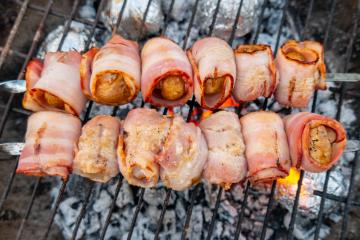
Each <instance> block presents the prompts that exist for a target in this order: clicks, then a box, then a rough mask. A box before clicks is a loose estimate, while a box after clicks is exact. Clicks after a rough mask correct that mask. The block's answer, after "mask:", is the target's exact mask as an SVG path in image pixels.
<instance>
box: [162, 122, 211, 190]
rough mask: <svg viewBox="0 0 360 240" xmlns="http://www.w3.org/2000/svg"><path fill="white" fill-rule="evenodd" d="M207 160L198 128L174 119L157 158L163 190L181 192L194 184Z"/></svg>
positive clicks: (205, 149) (203, 141) (199, 178)
mask: <svg viewBox="0 0 360 240" xmlns="http://www.w3.org/2000/svg"><path fill="white" fill-rule="evenodd" d="M207 156H208V148H207V145H206V141H205V138H204V136H203V134H202V133H201V130H200V128H199V127H196V126H195V125H194V124H193V123H186V122H185V121H184V120H183V118H182V117H180V116H176V117H174V119H173V120H172V125H171V127H170V131H169V133H168V137H167V139H166V141H165V144H164V147H163V150H162V153H161V154H160V156H159V158H158V163H159V164H160V167H161V169H160V176H161V180H162V181H163V182H164V184H165V186H167V187H169V188H172V189H174V190H177V191H182V190H185V189H187V188H189V187H190V186H192V185H194V184H197V183H198V182H200V180H201V173H202V171H203V168H204V165H205V163H206V160H207Z"/></svg>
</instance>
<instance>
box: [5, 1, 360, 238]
mask: <svg viewBox="0 0 360 240" xmlns="http://www.w3.org/2000/svg"><path fill="white" fill-rule="evenodd" d="M177 1H178V0H177ZM200 1H202V0H196V1H195V4H194V6H193V8H192V12H191V19H190V22H189V25H188V27H187V30H186V35H185V38H184V41H183V45H182V48H183V49H186V48H187V47H189V46H188V39H189V35H190V32H191V30H192V27H193V25H194V19H195V16H196V15H197V14H198V11H201V10H200V9H198V5H199V2H200ZM214 1H215V0H214ZM289 1H290V0H287V1H285V4H284V5H283V7H282V12H283V14H282V17H281V24H280V26H279V28H278V30H277V39H276V45H275V48H274V53H275V54H276V52H277V50H278V49H279V44H280V36H281V31H282V27H283V25H284V22H285V18H286V12H287V9H288V7H289V4H290V3H289ZM126 2H127V1H126V0H124V4H123V6H122V9H121V11H120V14H119V16H118V18H117V22H116V26H114V28H113V32H116V31H117V29H118V26H119V25H120V24H121V21H122V17H123V13H124V9H125V8H126ZM151 2H152V0H149V1H148V2H147V6H146V11H145V14H144V16H143V19H142V28H141V29H140V34H139V36H141V35H142V33H143V26H144V24H145V23H146V18H147V14H148V11H149V7H150V4H151ZM174 2H175V0H171V4H170V7H169V9H168V13H170V12H171V11H172V9H173V6H174ZM268 2H269V1H268V0H264V1H263V3H262V6H261V9H260V15H259V18H260V19H262V18H263V16H264V12H265V9H266V6H267V4H269V3H268ZM17 3H18V4H19V5H20V6H21V8H20V11H19V13H18V15H17V18H16V21H15V23H14V25H13V26H12V29H11V32H10V34H9V35H8V37H7V41H6V43H5V45H4V46H3V47H0V51H1V55H0V71H1V68H2V67H3V66H4V62H5V61H6V59H7V57H8V56H9V55H16V56H17V57H20V58H22V59H23V65H22V67H21V70H20V72H19V74H18V77H17V78H18V79H23V78H24V70H25V67H26V65H27V63H28V62H29V60H30V59H31V58H32V57H33V56H34V55H35V53H36V49H37V47H38V45H39V42H40V39H41V35H42V32H43V30H44V25H45V23H46V21H47V19H48V17H49V16H57V17H60V18H63V19H64V20H65V23H64V24H65V25H64V26H65V27H64V32H63V34H62V37H61V41H60V44H59V46H58V50H60V49H61V47H62V45H63V43H64V40H65V37H66V35H67V33H68V31H69V29H70V25H71V22H72V21H73V20H76V21H78V22H81V23H83V24H85V25H87V26H89V27H90V29H91V31H90V35H89V36H88V39H87V42H86V48H89V46H90V45H91V41H92V39H93V36H94V34H95V31H96V29H99V28H100V29H104V25H103V24H102V23H101V22H100V21H99V20H100V12H101V9H103V8H104V6H105V4H106V0H101V1H99V5H98V7H97V14H96V18H95V20H88V19H83V18H80V17H77V16H76V13H77V11H78V8H79V5H80V1H79V0H75V1H74V2H73V5H72V9H71V12H70V13H69V14H63V13H62V12H61V11H59V10H57V9H55V8H54V7H53V5H54V1H53V0H48V3H47V5H46V6H40V5H36V4H33V3H31V1H30V0H24V1H20V0H18V1H17ZM239 3H240V4H239V7H238V9H237V14H236V17H235V22H234V24H233V26H232V32H231V35H230V38H229V39H228V42H229V44H230V45H233V41H234V38H235V32H236V29H237V24H235V23H237V22H238V19H239V17H240V14H241V8H242V6H243V0H239ZM220 5H221V0H217V4H216V9H215V12H214V16H213V19H212V22H211V26H210V29H209V35H212V33H213V30H214V26H215V24H216V18H217V14H218V10H219V7H220ZM313 6H314V0H310V1H309V5H308V11H307V13H306V18H305V22H304V23H303V28H302V30H301V31H300V32H299V36H300V39H305V38H306V37H308V27H309V22H310V21H311V16H312V12H313V10H314V9H313ZM29 9H31V10H34V11H38V12H39V13H41V14H42V19H41V21H40V23H39V25H38V28H37V30H36V32H35V34H34V37H33V39H32V43H31V46H30V48H29V49H28V51H27V52H25V53H23V52H20V51H17V50H14V49H12V44H13V40H14V38H15V37H16V34H17V32H18V30H19V27H20V25H21V24H22V22H23V18H24V15H25V14H26V12H27V11H28V10H29ZM353 10H354V16H353V24H352V30H351V35H350V38H349V39H348V45H347V49H346V56H345V64H344V69H343V72H347V71H348V69H349V62H350V58H351V54H352V51H353V45H354V41H355V37H356V32H357V28H358V23H359V21H360V2H359V3H358V6H357V7H354V9H353ZM335 11H336V0H331V3H330V5H329V14H328V16H327V18H328V19H327V25H326V27H325V28H324V29H325V31H324V32H325V33H324V39H322V42H323V44H324V48H325V49H326V47H327V46H328V41H329V36H330V31H331V26H332V21H333V18H334V15H335ZM168 15H169V14H166V15H165V16H166V17H165V21H164V26H162V28H161V29H162V30H161V34H165V32H166V30H167V24H168V22H169V19H168ZM260 29H261V20H259V21H258V24H257V26H255V30H254V32H253V37H252V38H251V40H250V43H256V42H257V41H258V38H259V33H260ZM233 47H234V46H233ZM347 84H351V83H345V82H341V83H340V91H339V92H338V93H336V94H339V101H338V105H337V114H336V119H337V120H341V113H342V105H343V101H344V95H345V94H346V88H347ZM14 101H15V93H11V94H10V95H9V97H8V99H7V102H6V105H3V106H1V107H2V110H1V112H2V116H1V120H0V137H1V135H3V133H4V129H5V127H6V122H7V120H8V117H9V115H10V114H11V112H13V111H14V112H17V113H20V114H24V115H26V114H28V112H27V111H24V110H22V109H20V108H17V107H16V105H15V104H14ZM187 104H188V106H189V113H188V117H187V120H188V121H189V120H190V118H191V115H192V112H193V110H194V109H195V108H197V107H198V106H197V105H196V104H195V101H194V99H192V100H191V101H189V102H188V103H187ZM316 106H317V92H315V94H314V99H313V103H312V108H311V110H312V112H315V111H316ZM92 107H93V103H92V102H89V104H88V106H87V109H86V113H85V115H84V118H83V122H86V121H88V120H89V116H90V113H91V110H92ZM267 107H268V99H265V100H264V101H263V102H262V108H263V109H267ZM118 110H119V108H118V107H114V108H113V111H112V115H113V116H116V115H117V113H118ZM237 112H238V113H239V114H240V109H238V111H237ZM166 113H167V109H165V110H164V114H166ZM358 154H359V153H358V152H356V154H355V159H354V161H353V167H352V171H351V177H350V179H349V180H348V181H349V188H348V193H347V196H345V197H343V196H337V195H333V194H328V193H327V187H328V182H329V177H330V173H331V170H329V171H328V172H327V173H326V179H325V183H324V186H323V190H322V191H314V194H315V195H317V196H320V197H321V202H320V210H319V212H318V216H317V222H316V230H315V237H314V238H315V239H319V234H320V229H321V226H322V223H323V217H324V204H325V202H326V201H337V202H340V203H341V204H343V205H344V206H345V207H344V211H343V220H342V227H341V235H340V239H346V238H347V232H348V231H347V230H348V218H349V211H350V209H351V207H353V206H360V199H354V197H353V194H354V193H353V188H354V179H355V176H356V169H357V165H358ZM16 161H18V159H17V160H16ZM16 166H17V163H16V164H15V167H14V168H13V169H9V172H11V173H10V175H9V178H8V179H9V180H8V182H7V183H6V187H5V190H4V192H3V193H1V194H2V195H1V198H0V212H1V210H2V208H3V205H4V202H5V201H6V200H7V197H8V196H9V194H11V189H12V185H13V181H14V177H15V170H16ZM303 178H304V172H303V171H301V172H300V179H299V181H298V188H297V192H296V197H295V200H294V203H293V209H292V212H291V219H290V224H289V228H288V232H287V236H288V239H293V238H294V236H293V231H294V225H295V219H296V216H297V213H298V204H299V197H300V188H301V186H302V181H303ZM41 181H42V177H38V178H37V180H36V183H35V186H34V188H33V190H32V195H31V199H29V200H28V205H27V208H26V212H25V215H24V216H22V221H21V225H20V226H19V228H18V231H17V236H16V239H21V237H22V233H23V230H24V228H25V227H26V221H27V219H28V218H29V216H30V212H31V210H32V207H33V203H34V201H36V193H37V191H38V188H39V185H40V183H41ZM116 181H117V183H116V188H115V192H114V194H113V195H114V198H113V199H112V204H111V206H110V209H109V210H108V213H107V218H106V221H105V223H104V225H103V228H102V230H101V233H100V239H104V238H105V234H106V231H107V228H108V225H109V224H110V221H111V216H112V212H113V210H114V208H115V203H116V199H117V197H118V194H119V192H120V189H121V187H122V184H123V181H124V180H123V177H122V176H121V175H119V176H118V177H117V180H116ZM199 185H200V184H198V185H196V186H195V187H193V188H192V190H191V194H190V198H189V200H188V206H187V212H186V218H185V219H184V223H183V229H182V236H181V238H182V239H186V238H187V232H188V230H189V228H190V227H191V226H190V222H191V215H192V210H193V206H194V203H195V201H196V198H197V196H198V194H199V188H200V187H199ZM66 186H67V182H62V185H61V187H60V190H59V192H58V194H57V197H56V199H55V202H54V206H53V209H52V214H51V216H50V219H47V220H44V221H47V222H48V226H47V228H46V229H39V231H43V232H44V234H43V239H47V238H48V235H49V232H50V230H51V227H52V224H53V221H54V218H55V215H56V214H57V210H58V208H59V205H60V203H61V202H62V199H63V196H64V193H65V191H66ZM89 186H90V187H89V188H87V189H85V191H86V192H85V199H84V201H83V204H82V207H81V211H80V214H79V215H78V216H77V221H76V223H75V226H74V229H73V233H72V239H76V237H77V232H78V229H79V226H80V223H81V221H82V219H83V218H84V216H85V214H86V212H87V206H88V203H89V201H90V198H91V195H92V192H93V190H94V183H90V185H89ZM276 187H277V181H273V183H272V185H271V191H270V195H269V198H268V203H267V210H266V214H265V216H264V219H263V220H262V231H261V236H260V239H265V237H266V232H267V230H268V228H269V227H270V226H269V219H270V217H271V210H272V208H273V206H274V202H275V199H274V194H275V190H276ZM145 191H146V189H139V190H138V202H137V205H136V208H135V211H134V213H133V217H132V220H131V227H130V231H129V234H128V236H127V239H131V236H132V233H133V231H134V228H136V222H137V217H138V215H139V212H140V211H141V209H142V207H143V205H144V193H145ZM253 191H255V190H254V189H252V186H251V185H250V183H249V182H247V183H245V186H244V192H243V199H242V201H241V204H240V205H239V208H238V216H237V219H236V220H235V222H236V232H235V236H234V239H239V236H240V234H241V231H242V223H243V220H244V218H245V209H246V208H247V204H248V199H249V195H251V194H252V192H253ZM171 192H172V190H170V189H167V190H166V194H165V198H164V199H163V205H162V209H161V214H160V216H159V217H158V221H157V229H156V232H155V239H158V238H159V234H160V232H161V231H162V226H163V220H164V216H165V212H166V211H167V205H168V204H169V200H170V196H171ZM222 195H223V188H221V187H218V191H217V198H216V203H215V206H214V208H213V213H212V217H211V221H210V225H209V228H208V230H207V236H206V239H211V238H212V233H213V230H214V226H215V224H216V221H217V213H218V209H219V206H220V203H221V198H222ZM119 234H120V233H119Z"/></svg>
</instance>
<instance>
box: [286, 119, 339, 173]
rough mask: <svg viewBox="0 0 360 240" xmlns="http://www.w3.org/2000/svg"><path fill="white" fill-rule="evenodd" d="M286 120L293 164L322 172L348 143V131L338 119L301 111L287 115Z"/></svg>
mask: <svg viewBox="0 0 360 240" xmlns="http://www.w3.org/2000/svg"><path fill="white" fill-rule="evenodd" d="M284 123H285V130H286V134H287V138H288V142H289V148H290V156H291V160H292V165H293V166H294V167H297V168H302V169H304V170H305V171H309V172H323V171H326V170H328V169H330V168H331V167H332V166H333V165H334V164H335V163H336V162H337V161H338V160H339V158H340V157H341V155H342V153H343V151H344V149H345V146H346V132H345V129H344V127H343V126H342V125H341V123H339V122H338V121H336V120H334V119H331V118H329V117H326V116H322V115H319V114H315V113H309V112H300V113H295V114H291V115H289V116H287V117H286V118H285V119H284ZM324 130H325V131H324ZM324 140H325V142H324Z"/></svg>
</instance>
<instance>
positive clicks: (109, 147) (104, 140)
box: [73, 115, 121, 182]
mask: <svg viewBox="0 0 360 240" xmlns="http://www.w3.org/2000/svg"><path fill="white" fill-rule="evenodd" d="M120 127H121V123H120V120H118V119H117V118H115V117H111V116H106V115H99V116H96V117H94V118H93V119H91V120H90V121H89V122H87V123H86V124H85V125H84V126H83V128H82V133H81V136H80V140H79V144H78V148H77V149H76V155H75V159H74V163H73V172H74V173H75V174H78V175H80V176H83V177H87V178H89V179H91V180H94V181H97V182H107V181H109V180H110V179H111V178H113V177H115V176H116V175H117V174H118V173H119V167H118V162H117V156H116V149H117V144H118V138H119V134H120Z"/></svg>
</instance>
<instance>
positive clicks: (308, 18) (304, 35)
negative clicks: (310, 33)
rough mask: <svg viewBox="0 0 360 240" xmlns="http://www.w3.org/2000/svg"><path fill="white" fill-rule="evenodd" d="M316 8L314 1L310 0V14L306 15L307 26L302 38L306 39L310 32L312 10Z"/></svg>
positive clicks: (305, 25)
mask: <svg viewBox="0 0 360 240" xmlns="http://www.w3.org/2000/svg"><path fill="white" fill-rule="evenodd" d="M313 7H314V0H310V4H309V9H308V12H307V14H306V20H305V24H304V28H303V31H302V34H301V38H302V39H304V38H306V36H307V30H308V26H309V22H310V19H311V16H312V10H313Z"/></svg>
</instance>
